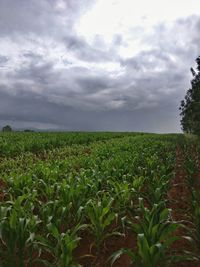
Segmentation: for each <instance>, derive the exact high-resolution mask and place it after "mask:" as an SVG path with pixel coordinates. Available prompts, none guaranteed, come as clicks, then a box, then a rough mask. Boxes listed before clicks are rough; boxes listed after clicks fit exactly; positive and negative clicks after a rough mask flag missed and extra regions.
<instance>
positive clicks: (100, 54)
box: [64, 35, 119, 63]
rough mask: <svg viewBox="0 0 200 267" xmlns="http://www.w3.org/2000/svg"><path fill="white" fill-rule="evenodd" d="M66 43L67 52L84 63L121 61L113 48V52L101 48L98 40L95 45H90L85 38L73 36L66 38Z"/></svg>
mask: <svg viewBox="0 0 200 267" xmlns="http://www.w3.org/2000/svg"><path fill="white" fill-rule="evenodd" d="M64 42H65V44H66V48H67V50H70V51H72V52H73V53H75V55H76V56H77V57H78V58H79V59H81V60H84V61H88V62H96V63H98V62H105V61H112V60H113V61H114V60H116V59H117V58H118V59H119V56H117V55H116V53H115V51H114V50H113V48H112V50H111V49H108V50H105V49H106V48H104V47H101V40H98V39H97V40H96V42H95V44H93V45H90V44H89V43H87V41H86V40H85V39H84V38H83V37H78V36H76V35H73V36H68V37H66V38H65V39H64Z"/></svg>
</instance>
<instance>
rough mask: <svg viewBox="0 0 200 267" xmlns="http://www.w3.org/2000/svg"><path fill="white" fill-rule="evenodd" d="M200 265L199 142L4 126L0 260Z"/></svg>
mask: <svg viewBox="0 0 200 267" xmlns="http://www.w3.org/2000/svg"><path fill="white" fill-rule="evenodd" d="M29 266H30V267H42V266H54V267H78V266H79V267H80V266H83V267H109V266H114V267H122V266H123V267H128V266H137V267H157V266H200V142H199V140H196V139H193V138H191V139H190V138H188V137H185V136H184V135H181V134H165V135H159V134H144V133H104V132H102V133H75V132H73V133H20V132H18V133H1V134H0V267H29Z"/></svg>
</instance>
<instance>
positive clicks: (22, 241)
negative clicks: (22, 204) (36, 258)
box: [0, 206, 41, 267]
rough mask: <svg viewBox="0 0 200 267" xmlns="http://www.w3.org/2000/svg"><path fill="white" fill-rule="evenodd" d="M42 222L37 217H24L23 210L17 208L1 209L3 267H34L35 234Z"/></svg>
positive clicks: (3, 207)
mask: <svg viewBox="0 0 200 267" xmlns="http://www.w3.org/2000/svg"><path fill="white" fill-rule="evenodd" d="M22 209H23V208H22ZM40 222H41V221H40V220H39V219H38V217H37V216H33V215H32V216H28V217H27V216H26V215H24V216H23V210H21V211H20V210H19V208H18V209H16V206H14V207H13V206H2V207H0V243H2V250H1V251H0V258H1V264H2V265H1V266H2V267H10V266H17V267H25V266H27V264H29V265H28V266H32V265H31V264H32V262H33V258H32V256H33V255H32V252H33V248H34V240H35V234H36V232H37V230H38V225H39V224H40Z"/></svg>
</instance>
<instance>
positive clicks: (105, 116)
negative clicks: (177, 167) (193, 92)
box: [0, 0, 200, 133]
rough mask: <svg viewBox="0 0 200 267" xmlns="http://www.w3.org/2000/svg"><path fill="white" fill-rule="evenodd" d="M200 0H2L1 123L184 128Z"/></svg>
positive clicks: (197, 51) (198, 47)
mask: <svg viewBox="0 0 200 267" xmlns="http://www.w3.org/2000/svg"><path fill="white" fill-rule="evenodd" d="M199 36H200V2H199V0H190V1H186V0H185V1H182V0H173V1H169V0H162V1H160V0H149V1H147V0H140V1H136V0H40V1H38V0H0V127H3V126H4V125H6V124H9V125H11V126H12V127H14V128H17V129H24V128H37V129H42V130H48V129H51V130H68V131H71V130H73V131H145V132H158V133H167V132H180V131H181V128H180V117H179V110H178V108H179V106H180V101H181V100H182V99H183V98H184V96H185V93H186V91H187V90H188V89H189V87H190V80H191V79H192V76H191V73H190V68H191V67H195V59H196V58H197V57H198V56H199V55H200V42H199Z"/></svg>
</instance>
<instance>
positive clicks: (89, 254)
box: [75, 232, 136, 267]
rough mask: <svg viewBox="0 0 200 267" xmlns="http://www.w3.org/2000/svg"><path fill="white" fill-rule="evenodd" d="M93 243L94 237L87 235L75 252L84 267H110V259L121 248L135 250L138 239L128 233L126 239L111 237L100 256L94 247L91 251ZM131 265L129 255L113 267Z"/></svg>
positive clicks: (101, 250)
mask: <svg viewBox="0 0 200 267" xmlns="http://www.w3.org/2000/svg"><path fill="white" fill-rule="evenodd" d="M92 243H93V239H92V237H91V236H90V235H88V234H86V233H85V234H84V235H83V238H82V240H81V243H80V246H79V247H78V249H77V250H76V252H75V256H76V258H77V259H78V262H79V263H80V264H81V265H82V266H83V267H110V261H109V262H108V259H109V257H110V256H111V255H112V254H113V253H114V252H116V251H117V250H119V249H121V248H130V249H133V248H135V246H136V237H135V236H134V235H133V234H132V233H130V232H129V233H128V232H127V233H126V235H125V237H123V236H113V237H110V238H108V239H107V240H106V241H105V243H104V245H103V246H102V248H101V249H100V253H99V254H98V253H97V251H96V250H95V248H94V247H93V248H92V249H91V244H92ZM129 264H130V258H129V257H128V256H127V255H123V256H121V257H120V258H119V259H118V260H117V261H116V262H115V263H114V264H113V267H128V266H129Z"/></svg>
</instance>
